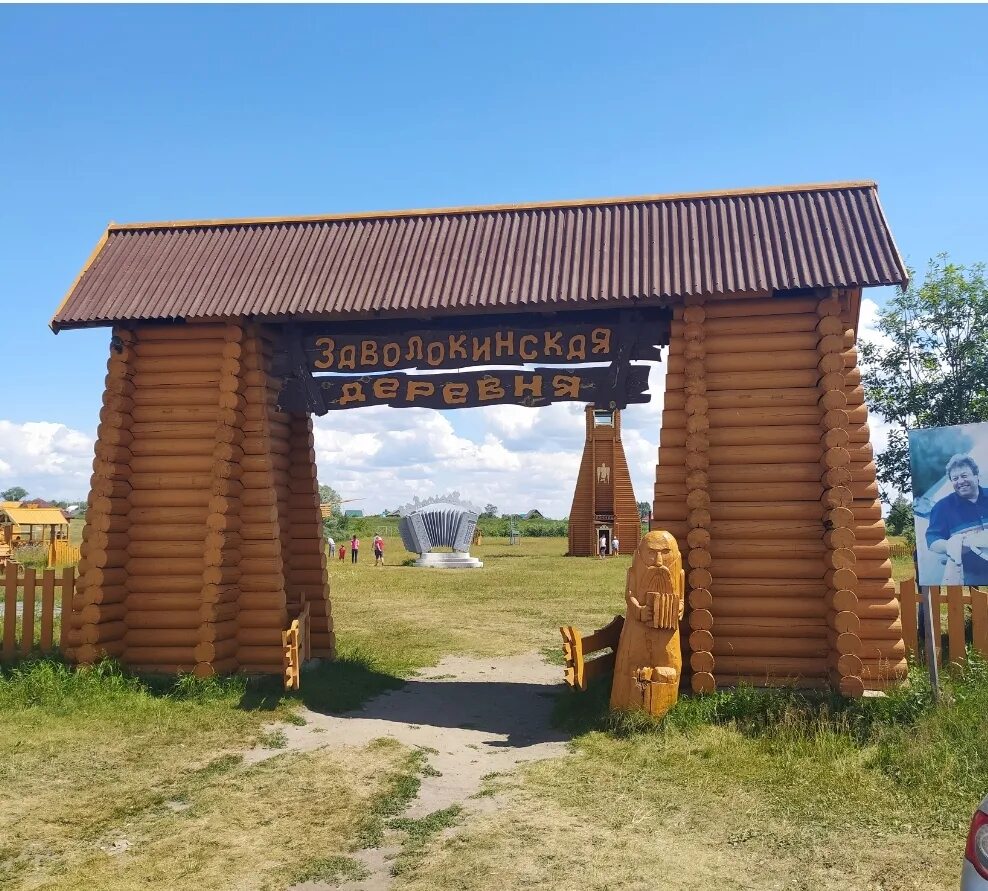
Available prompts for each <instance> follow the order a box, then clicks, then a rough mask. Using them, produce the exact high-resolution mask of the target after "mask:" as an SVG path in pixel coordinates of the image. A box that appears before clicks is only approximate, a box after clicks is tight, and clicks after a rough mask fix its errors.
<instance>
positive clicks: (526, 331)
mask: <svg viewBox="0 0 988 891" xmlns="http://www.w3.org/2000/svg"><path fill="white" fill-rule="evenodd" d="M669 315H670V314H669V312H668V310H654V309H653V310H605V311H595V312H573V313H556V314H551V315H532V314H529V315H521V314H515V315H499V316H497V320H496V321H495V322H494V323H493V324H490V323H488V324H483V323H480V319H479V318H478V317H461V318H453V319H449V320H445V321H443V322H436V323H435V325H434V327H431V328H429V329H428V330H415V329H411V330H409V328H408V322H407V321H406V322H404V323H397V322H389V323H387V324H385V323H381V324H380V325H378V326H376V327H374V328H369V327H368V323H367V322H366V321H365V322H361V323H354V324H353V325H344V324H341V325H338V326H335V327H334V328H333V329H332V330H327V329H326V326H325V324H322V323H318V324H317V323H306V324H298V325H286V326H284V327H283V328H282V329H281V337H280V342H279V343H278V344H277V345H276V348H275V351H274V360H273V365H272V370H273V372H274V373H275V374H277V375H278V376H280V377H281V378H282V390H281V394H280V395H279V399H278V404H279V406H280V407H281V408H282V409H283V410H285V411H293V412H301V411H310V412H313V413H315V414H317V415H322V414H325V413H326V412H328V411H335V410H338V409H344V408H360V407H363V406H370V405H389V406H392V407H395V408H409V407H423V408H437V409H452V408H470V407H476V406H480V405H503V404H511V405H526V406H540V405H549V404H550V403H552V402H586V403H592V404H594V405H596V406H598V407H600V408H611V409H613V408H624V407H625V406H626V405H628V404H629V403H632V402H647V401H648V397H647V395H646V394H645V391H646V389H647V387H648V368H647V367H646V366H636V365H632V364H631V362H632V361H634V360H652V361H659V359H660V355H661V354H660V347H661V346H662V345H665V344H667V343H668V339H669V327H670V320H669ZM538 363H544V364H545V365H557V364H558V365H563V366H565V367H562V368H550V367H534V368H532V367H531V366H537V365H538ZM580 363H588V364H589V363H610V364H609V365H608V366H605V367H600V366H597V367H584V368H574V367H572V366H573V365H574V364H580ZM478 366H480V367H478ZM491 366H494V367H491ZM500 366H509V370H503V369H502V368H501V367H500ZM517 366H529V367H525V368H520V367H519V368H517V370H516V368H515V367H517ZM449 369H458V372H457V373H456V374H436V373H430V372H434V371H437V370H438V371H441V370H449ZM468 369H469V370H468Z"/></svg>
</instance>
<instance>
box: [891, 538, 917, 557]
mask: <svg viewBox="0 0 988 891" xmlns="http://www.w3.org/2000/svg"><path fill="white" fill-rule="evenodd" d="M912 555H913V546H912V545H911V544H909V543H907V542H904V541H893V542H889V556H891V557H911V556H912Z"/></svg>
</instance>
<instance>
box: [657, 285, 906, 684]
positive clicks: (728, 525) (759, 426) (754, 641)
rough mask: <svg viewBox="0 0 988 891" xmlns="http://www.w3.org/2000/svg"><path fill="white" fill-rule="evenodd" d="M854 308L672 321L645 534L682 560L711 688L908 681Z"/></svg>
mask: <svg viewBox="0 0 988 891" xmlns="http://www.w3.org/2000/svg"><path fill="white" fill-rule="evenodd" d="M848 297H849V295H841V294H834V293H830V292H825V293H820V292H818V293H816V294H811V295H799V296H791V297H790V296H776V297H769V298H765V297H748V298H734V297H731V298H729V297H726V296H723V295H713V296H710V297H708V298H707V299H706V301H705V302H703V304H702V306H701V305H700V304H699V303H697V302H694V303H692V304H688V305H686V306H684V307H680V308H675V309H674V315H673V322H672V328H671V334H672V338H671V342H670V346H669V360H668V373H667V375H666V394H665V403H664V405H663V412H662V430H661V432H660V438H659V451H658V458H659V460H658V466H657V469H656V486H655V501H654V508H653V524H652V525H653V528H655V529H667V530H669V531H670V532H672V533H673V534H674V535H675V536H676V537H677V539H678V540H679V542H680V548H681V550H682V551H683V552H684V553H686V554H688V557H687V560H688V562H689V565H690V570H689V575H688V588H689V589H690V600H689V606H690V613H691V617H693V614H694V612H695V613H696V615H695V617H693V618H692V624H693V631H692V634H691V635H690V638H689V644H690V649H691V653H690V660H689V663H690V668H691V670H692V671H693V673H694V676H695V675H696V674H697V673H698V672H703V671H704V670H705V671H707V672H709V673H711V674H712V675H713V676H714V677H715V678H716V685H717V686H718V687H720V686H731V685H734V684H737V683H749V684H754V685H759V686H760V685H766V684H772V685H775V684H792V685H796V686H801V687H821V686H828V685H833V686H835V687H837V688H838V689H840V690H842V691H843V692H845V693H848V694H857V693H860V692H861V691H862V688H869V687H880V686H883V685H885V684H886V683H888V681H889V679H891V678H901V677H902V676H903V672H904V668H905V663H904V661H903V656H902V653H903V644H902V635H901V624H900V621H899V610H898V603H897V601H896V597H895V589H894V586H893V585H892V582H891V564H890V563H889V561H888V559H887V557H888V545H887V542H886V541H885V529H884V526H883V524H882V522H881V509H880V505H879V504H878V501H877V497H878V490H877V485H876V483H875V468H874V463H873V461H872V458H873V454H872V449H871V445H870V443H869V433H868V427H867V411H866V408H865V405H864V394H863V391H862V388H861V375H860V371H859V370H858V368H857V351H856V349H855V348H854V331H853V329H852V328H851V326H852V324H853V320H852V312H851V309H850V306H851V302H850V301H849V299H848ZM701 313H702V315H701ZM687 316H688V317H687ZM835 375H836V376H835ZM704 512H706V515H704ZM838 530H842V531H838ZM708 557H709V563H708ZM704 583H705V584H704ZM708 598H709V599H708ZM704 604H707V605H706V606H704ZM708 626H709V627H708ZM694 657H695V658H694ZM859 663H860V664H859ZM709 684H710V681H709V680H708V679H706V678H703V679H702V680H701V681H698V682H697V683H696V685H695V687H694V688H695V689H704V685H709Z"/></svg>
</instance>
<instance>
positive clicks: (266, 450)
mask: <svg viewBox="0 0 988 891" xmlns="http://www.w3.org/2000/svg"><path fill="white" fill-rule="evenodd" d="M270 362H271V348H270V346H269V345H268V343H267V341H266V340H265V339H264V338H263V337H262V336H260V334H259V333H258V331H256V330H252V331H251V332H250V336H249V337H248V338H246V340H245V342H244V357H243V363H244V369H245V371H246V374H245V378H246V385H247V386H246V396H247V406H248V408H247V415H246V421H245V424H244V439H243V450H244V473H243V476H242V478H241V479H242V483H243V493H242V495H241V499H242V508H241V519H242V521H243V526H242V527H241V540H242V553H241V561H240V627H239V631H238V634H237V641H238V644H239V656H240V665H241V668H242V669H243V670H244V671H248V672H256V673H264V674H272V673H277V672H280V671H281V670H282V652H283V651H282V642H281V631H282V629H285V628H287V627H288V600H287V593H286V591H285V564H284V555H285V545H284V542H283V540H282V524H281V522H280V516H279V503H280V504H281V505H282V510H284V509H285V505H284V502H285V494H284V493H285V490H286V488H287V480H288V466H289V457H288V452H289V445H288V425H287V418H286V416H285V415H283V414H281V413H280V412H277V411H276V405H277V398H278V388H277V384H276V382H275V381H274V380H273V379H272V378H271V376H270V375H269V373H268V368H269V366H270Z"/></svg>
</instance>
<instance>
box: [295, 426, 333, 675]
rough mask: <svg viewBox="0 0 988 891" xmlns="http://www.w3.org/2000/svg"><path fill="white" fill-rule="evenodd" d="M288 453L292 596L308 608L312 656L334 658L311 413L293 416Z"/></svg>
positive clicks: (296, 601) (331, 617)
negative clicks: (309, 414)
mask: <svg viewBox="0 0 988 891" xmlns="http://www.w3.org/2000/svg"><path fill="white" fill-rule="evenodd" d="M289 449H290V450H289V453H288V457H289V480H290V486H291V491H290V494H289V501H288V521H289V522H288V528H289V530H290V534H289V539H290V544H289V557H288V562H289V567H288V594H289V598H290V599H291V600H292V602H293V603H298V604H299V608H301V606H302V605H303V604H305V603H307V604H308V605H309V630H310V635H311V644H312V654H313V655H314V656H317V657H321V658H325V659H331V658H333V656H334V655H335V653H336V639H335V637H334V635H333V616H332V611H331V609H330V602H329V597H328V596H327V589H326V585H327V574H326V545H325V538H324V536H323V528H322V512H321V511H320V510H319V482H318V480H317V478H316V463H315V462H316V453H315V444H314V442H313V438H312V419H311V418H310V417H309V416H308V415H296V414H293V415H289Z"/></svg>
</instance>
